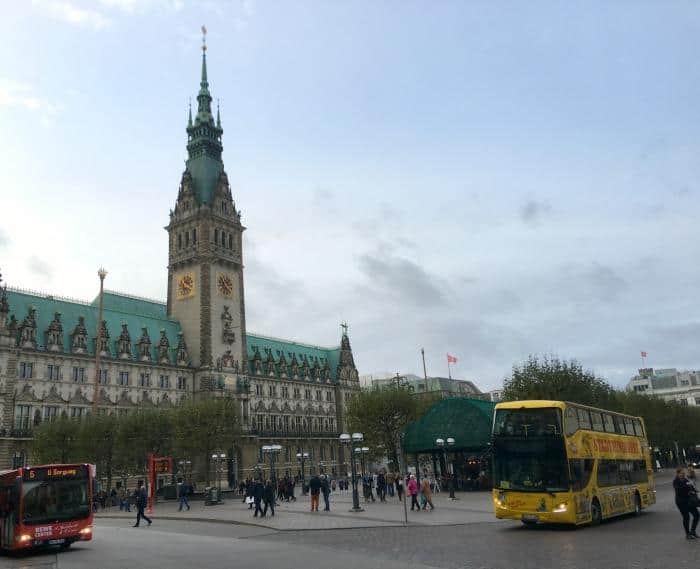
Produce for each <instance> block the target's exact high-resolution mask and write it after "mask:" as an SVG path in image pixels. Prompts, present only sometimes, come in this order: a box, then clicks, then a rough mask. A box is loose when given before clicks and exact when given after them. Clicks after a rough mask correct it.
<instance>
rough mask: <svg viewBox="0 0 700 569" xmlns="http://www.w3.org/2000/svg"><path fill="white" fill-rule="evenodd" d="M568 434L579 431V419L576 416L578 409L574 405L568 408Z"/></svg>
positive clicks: (566, 418)
mask: <svg viewBox="0 0 700 569" xmlns="http://www.w3.org/2000/svg"><path fill="white" fill-rule="evenodd" d="M564 421H565V425H564V427H565V429H566V435H567V436H571V435H573V434H574V433H575V432H576V431H578V419H577V418H576V409H574V408H573V407H567V408H566V416H565V418H564Z"/></svg>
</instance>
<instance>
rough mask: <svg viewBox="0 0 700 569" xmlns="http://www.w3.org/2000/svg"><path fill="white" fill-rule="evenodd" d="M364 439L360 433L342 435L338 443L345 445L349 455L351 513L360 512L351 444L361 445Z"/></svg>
mask: <svg viewBox="0 0 700 569" xmlns="http://www.w3.org/2000/svg"><path fill="white" fill-rule="evenodd" d="M363 439H364V436H363V435H362V433H353V434H352V435H350V434H348V433H342V434H341V435H340V443H341V444H343V445H345V446H346V448H347V449H348V452H349V453H350V468H351V470H352V508H351V509H350V511H351V512H362V511H364V510H363V509H362V508H360V496H359V495H358V493H357V469H356V467H355V453H354V452H353V443H361V442H362V440H363Z"/></svg>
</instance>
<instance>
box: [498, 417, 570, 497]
mask: <svg viewBox="0 0 700 569" xmlns="http://www.w3.org/2000/svg"><path fill="white" fill-rule="evenodd" d="M493 452H494V468H495V472H494V482H495V486H496V488H500V489H503V490H518V491H521V492H528V491H530V492H543V491H544V492H567V491H568V490H569V472H568V470H569V469H568V465H567V457H566V449H565V446H564V437H563V436H562V417H561V410H560V409H558V408H528V409H525V408H523V409H497V410H496V416H495V420H494V431H493Z"/></svg>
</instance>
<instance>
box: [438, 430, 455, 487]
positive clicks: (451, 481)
mask: <svg viewBox="0 0 700 569" xmlns="http://www.w3.org/2000/svg"><path fill="white" fill-rule="evenodd" d="M445 443H447V444H445ZM435 444H436V445H437V447H438V448H440V449H442V452H443V456H444V459H445V468H447V470H448V478H447V488H448V490H449V491H450V500H456V498H455V481H454V478H455V473H454V464H452V462H451V461H449V462H448V460H447V448H448V447H449V448H453V447H454V446H455V440H454V439H453V438H452V437H447V441H445V439H435Z"/></svg>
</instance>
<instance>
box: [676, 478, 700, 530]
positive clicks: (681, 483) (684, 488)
mask: <svg viewBox="0 0 700 569" xmlns="http://www.w3.org/2000/svg"><path fill="white" fill-rule="evenodd" d="M673 489H674V490H675V491H676V507H677V508H678V511H679V512H680V513H681V516H683V529H684V530H685V538H686V539H697V538H698V534H697V533H696V532H695V530H696V529H697V527H698V519H699V518H700V513H698V491H697V489H696V488H695V484H693V483H692V482H691V481H690V480H688V478H687V477H686V474H685V470H684V469H682V468H679V469H678V470H676V477H675V478H674V479H673ZM691 514H692V516H693V525H692V526H691V525H690V516H691Z"/></svg>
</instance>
